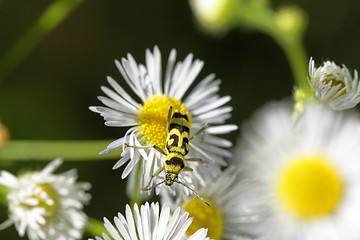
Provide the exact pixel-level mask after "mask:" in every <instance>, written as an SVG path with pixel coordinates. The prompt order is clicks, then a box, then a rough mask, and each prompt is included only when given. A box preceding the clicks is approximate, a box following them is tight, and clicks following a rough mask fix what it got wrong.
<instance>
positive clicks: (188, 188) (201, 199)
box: [175, 180, 210, 207]
mask: <svg viewBox="0 0 360 240" xmlns="http://www.w3.org/2000/svg"><path fill="white" fill-rule="evenodd" d="M175 182H177V183H179V184H181V185H183V186H184V187H186V188H187V189H189V190H190V191H192V192H193V193H194V194H195V195H196V196H197V197H198V198H199V199H200V200H201V201H203V202H204V203H205V204H206V205H208V207H210V204H209V203H208V202H207V201H205V200H204V199H203V198H202V197H200V195H199V194H198V193H197V192H196V191H195V190H194V189H192V188H191V187H189V186H188V185H186V184H185V183H183V182H180V181H179V180H176V181H175Z"/></svg>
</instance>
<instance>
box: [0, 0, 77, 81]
mask: <svg viewBox="0 0 360 240" xmlns="http://www.w3.org/2000/svg"><path fill="white" fill-rule="evenodd" d="M81 2H83V0H57V1H54V2H53V3H52V4H51V5H50V6H49V7H48V8H47V9H46V10H45V12H44V13H43V14H42V15H41V16H40V17H39V18H38V19H37V20H36V22H35V23H34V25H32V26H31V27H30V28H29V29H28V30H27V31H26V32H25V33H24V34H23V35H22V36H21V37H20V38H19V39H18V40H17V41H16V42H15V43H14V45H13V46H11V47H10V48H9V50H8V51H7V52H6V53H5V54H4V55H3V56H2V58H1V59H0V82H1V81H3V80H4V79H5V78H6V77H7V76H8V75H9V74H10V73H11V72H12V71H13V70H14V69H15V68H16V67H17V66H18V65H19V64H20V63H21V62H22V61H23V60H24V59H25V58H26V57H27V56H28V55H29V54H30V53H31V51H32V50H33V49H34V48H35V47H36V46H37V45H38V44H39V43H40V42H41V41H42V40H43V39H44V38H45V37H46V36H47V35H48V34H49V33H50V32H51V31H52V30H54V29H55V28H56V27H57V26H58V25H59V24H60V23H62V22H63V21H64V20H65V19H66V17H67V16H68V15H69V14H70V13H71V12H72V11H73V10H75V9H76V7H77V6H78V5H79V4H80V3H81Z"/></svg>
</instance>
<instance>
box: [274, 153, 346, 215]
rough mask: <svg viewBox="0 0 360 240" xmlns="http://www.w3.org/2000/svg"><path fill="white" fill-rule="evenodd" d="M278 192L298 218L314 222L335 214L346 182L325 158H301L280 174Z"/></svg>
mask: <svg viewBox="0 0 360 240" xmlns="http://www.w3.org/2000/svg"><path fill="white" fill-rule="evenodd" d="M277 192H278V195H279V199H280V201H281V203H282V204H283V205H284V207H285V208H286V209H287V210H289V211H290V212H291V213H293V214H294V215H296V216H297V217H299V218H315V217H321V216H324V215H327V214H330V213H332V212H334V211H335V210H336V208H337V206H338V204H339V202H340V201H341V197H342V193H343V182H342V179H341V176H340V175H339V173H338V171H337V170H336V169H335V168H334V167H333V166H331V165H330V164H329V161H327V158H326V157H324V156H321V155H309V156H299V157H296V159H294V160H293V161H291V163H290V164H289V165H287V166H285V167H284V168H283V169H282V170H281V173H280V177H279V179H278V182H277Z"/></svg>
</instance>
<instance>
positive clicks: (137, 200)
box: [130, 159, 144, 206]
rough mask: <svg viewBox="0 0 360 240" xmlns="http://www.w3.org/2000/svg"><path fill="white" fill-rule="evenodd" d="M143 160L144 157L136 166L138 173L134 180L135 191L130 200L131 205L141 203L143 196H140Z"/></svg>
mask: <svg viewBox="0 0 360 240" xmlns="http://www.w3.org/2000/svg"><path fill="white" fill-rule="evenodd" d="M142 161H144V160H143V159H141V160H140V161H139V163H138V164H137V167H136V170H135V171H136V173H135V181H134V191H133V195H132V198H131V201H130V206H134V204H135V203H136V204H137V205H140V204H141V197H140V191H141V189H140V184H141V171H142V164H143V163H142Z"/></svg>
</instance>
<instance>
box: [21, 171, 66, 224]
mask: <svg viewBox="0 0 360 240" xmlns="http://www.w3.org/2000/svg"><path fill="white" fill-rule="evenodd" d="M29 174H31V173H25V174H22V175H21V176H20V178H27V177H28V176H29ZM35 186H36V187H38V188H40V189H41V190H40V191H37V193H36V194H34V195H32V196H31V197H32V198H34V199H36V200H37V201H38V204H37V205H30V204H28V203H24V202H22V203H21V205H22V206H23V207H26V208H29V209H30V208H34V207H40V208H44V209H45V211H46V216H47V217H50V216H53V215H54V214H55V212H56V210H57V208H58V206H59V202H58V197H57V194H56V191H55V190H54V188H53V187H52V186H51V185H49V184H47V183H37V184H35ZM49 199H51V200H50V201H49Z"/></svg>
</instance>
